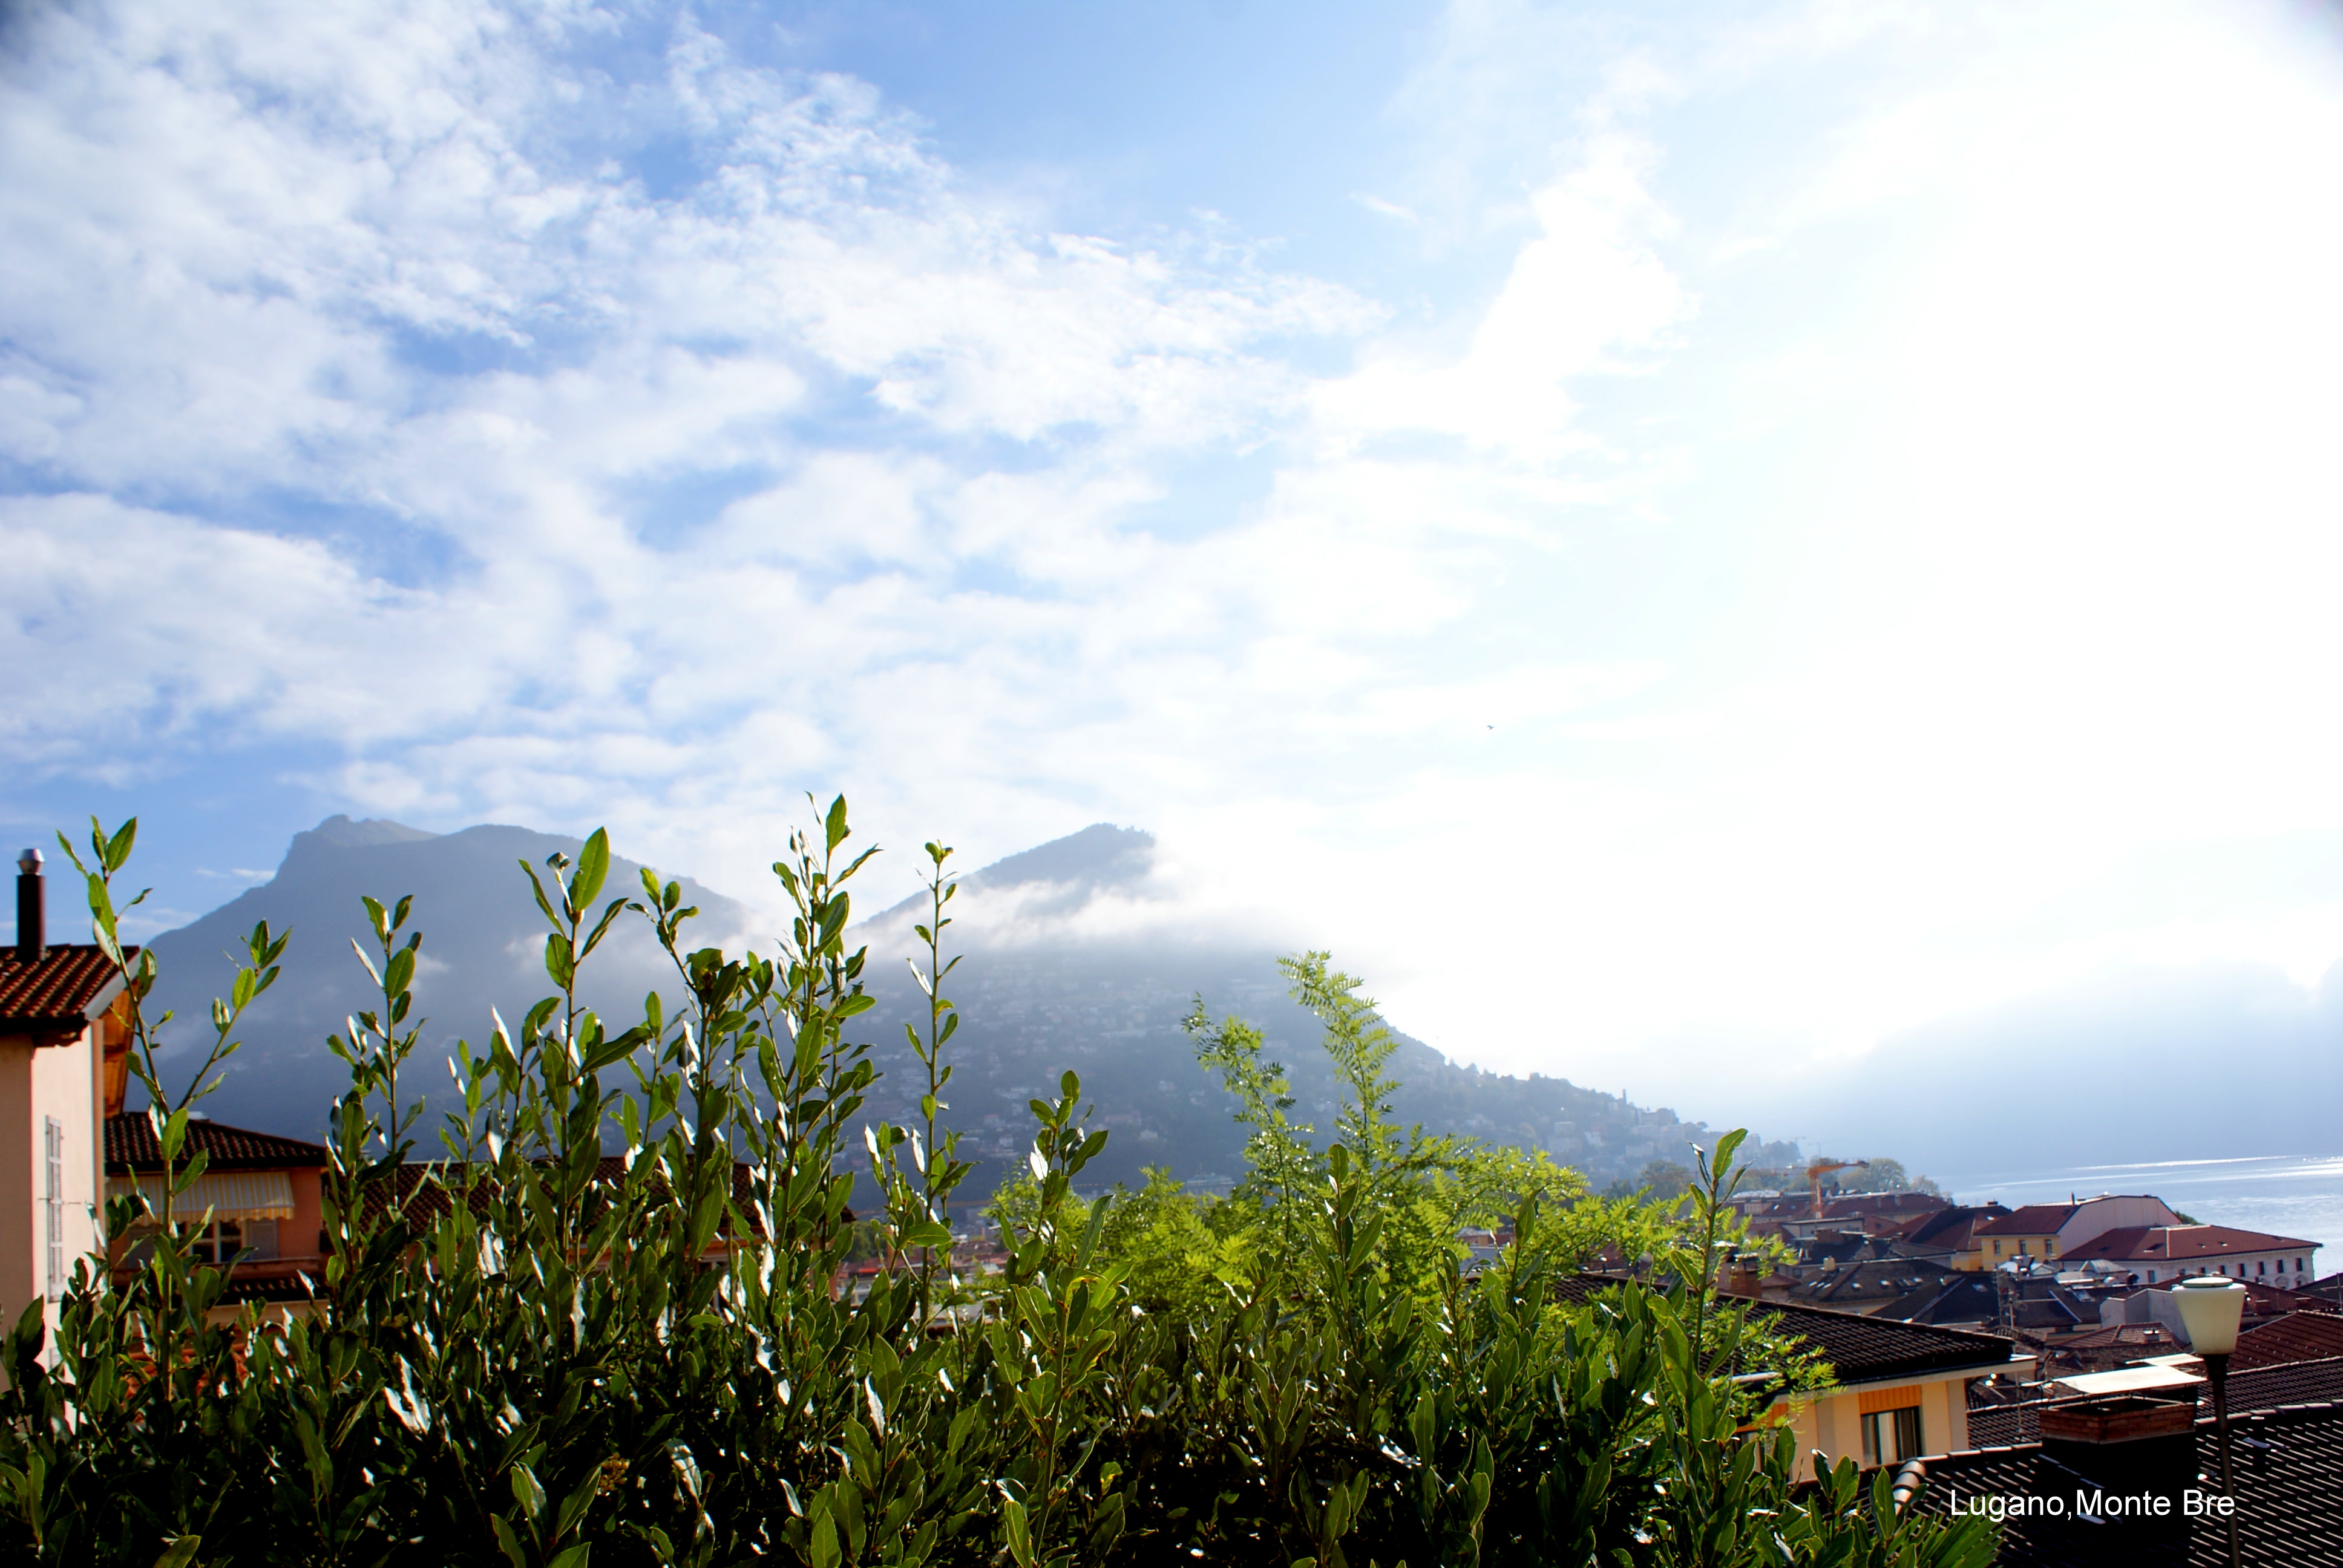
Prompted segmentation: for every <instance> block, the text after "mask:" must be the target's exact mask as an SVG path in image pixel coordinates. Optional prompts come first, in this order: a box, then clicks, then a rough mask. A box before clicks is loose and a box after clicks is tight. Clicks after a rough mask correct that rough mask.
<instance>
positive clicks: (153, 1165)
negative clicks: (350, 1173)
mask: <svg viewBox="0 0 2343 1568" xmlns="http://www.w3.org/2000/svg"><path fill="white" fill-rule="evenodd" d="M198 1149H200V1150H202V1151H204V1152H205V1153H206V1154H208V1155H210V1156H211V1160H210V1162H209V1167H208V1168H209V1169H211V1170H214V1171H276V1170H287V1169H291V1170H314V1169H316V1168H317V1167H319V1166H322V1165H323V1164H325V1162H326V1146H325V1145H324V1144H322V1143H304V1142H302V1141H300V1140H299V1139H297V1138H279V1137H277V1134H275V1133H273V1132H255V1131H252V1130H250V1129H249V1128H245V1127H230V1126H229V1125H227V1123H226V1122H224V1121H189V1122H188V1123H187V1146H186V1151H185V1152H184V1153H183V1154H181V1156H180V1158H181V1159H183V1160H184V1159H186V1156H187V1155H188V1154H193V1153H194V1152H195V1151H197V1150H198ZM162 1168H163V1148H162V1145H161V1144H159V1143H157V1142H156V1141H155V1127H154V1124H153V1123H152V1122H150V1121H147V1120H146V1112H145V1111H129V1112H127V1113H126V1114H124V1115H121V1116H109V1117H107V1118H106V1170H107V1171H111V1172H113V1173H114V1174H116V1175H126V1174H127V1173H129V1172H130V1171H160V1170H161V1169H162ZM158 1201H159V1200H158Z"/></svg>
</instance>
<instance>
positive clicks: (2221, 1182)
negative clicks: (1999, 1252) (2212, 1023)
mask: <svg viewBox="0 0 2343 1568" xmlns="http://www.w3.org/2000/svg"><path fill="white" fill-rule="evenodd" d="M1944 1186H1945V1189H1946V1191H1950V1192H1955V1193H1957V1194H1958V1195H1959V1199H1960V1201H1962V1202H1964V1203H1982V1202H1985V1201H1987V1200H1988V1199H1998V1200H1999V1201H2002V1202H2004V1203H2006V1204H2008V1205H2009V1206H2010V1207H2011V1208H2013V1209H2014V1208H2016V1206H2017V1205H2019V1204H2020V1203H2061V1202H2064V1201H2066V1197H2067V1195H2068V1194H2069V1193H2072V1194H2074V1195H2076V1196H2077V1197H2084V1198H2088V1197H2091V1196H2093V1195H2095V1194H2097V1193H2100V1192H2151V1193H2154V1194H2155V1195H2156V1196H2157V1197H2158V1198H2161V1199H2163V1200H2164V1201H2166V1202H2167V1203H2169V1204H2171V1205H2172V1206H2173V1207H2174V1208H2175V1209H2177V1210H2179V1211H2182V1212H2183V1213H2185V1214H2187V1215H2188V1216H2189V1217H2190V1218H2192V1219H2196V1220H2200V1221H2203V1222H2205V1223H2206V1224H2207V1225H2235V1226H2237V1228H2238V1229H2240V1230H2245V1231H2268V1232H2270V1233H2271V1234H2273V1235H2279V1236H2297V1237H2299V1238H2301V1239H2302V1240H2304V1241H2316V1242H2318V1244H2319V1246H2320V1247H2322V1248H2325V1249H2328V1251H2324V1252H2322V1253H2321V1254H2320V1256H2319V1259H2318V1271H2319V1273H2320V1274H2322V1275H2325V1274H2331V1273H2334V1272H2335V1271H2337V1270H2338V1269H2343V1155H2334V1154H2311V1155H2299V1156H2280V1157H2270V1158H2258V1159H2251V1160H2165V1161H2156V1162H2154V1163H2152V1164H2146V1165H2077V1166H2070V1167H2068V1168H2066V1169H2065V1170H2062V1171H1987V1172H1984V1173H1982V1174H1978V1175H1975V1176H1965V1177H1962V1178H1960V1179H1959V1180H1957V1181H1946V1182H1945V1183H1944Z"/></svg>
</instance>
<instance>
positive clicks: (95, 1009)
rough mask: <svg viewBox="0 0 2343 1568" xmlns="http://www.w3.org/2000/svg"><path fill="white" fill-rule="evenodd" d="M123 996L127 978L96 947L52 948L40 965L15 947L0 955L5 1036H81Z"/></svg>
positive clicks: (87, 944) (0, 1012)
mask: <svg viewBox="0 0 2343 1568" xmlns="http://www.w3.org/2000/svg"><path fill="white" fill-rule="evenodd" d="M124 951H125V953H126V954H133V953H136V952H137V949H136V948H127V949H125V950H124ZM121 994H122V977H121V976H120V975H119V974H117V973H116V972H115V968H114V961H113V960H111V959H109V958H107V957H106V954H105V952H104V951H103V950H101V949H99V948H98V946H97V945H96V943H94V942H63V943H52V944H50V946H49V949H48V950H47V951H46V952H45V953H44V954H43V955H42V957H41V959H40V960H39V961H38V962H36V963H29V964H28V963H25V961H24V960H21V959H19V958H18V957H17V956H16V950H15V948H13V947H12V948H7V949H5V950H0V1033H9V1034H15V1033H19V1032H23V1031H26V1030H34V1031H39V1032H48V1031H52V1030H69V1031H71V1032H73V1033H75V1034H78V1033H79V1032H80V1031H81V1028H82V1026H83V1025H84V1024H86V1023H87V1022H89V1020H92V1019H94V1018H96V1016H97V1015H98V1014H100V1013H102V1012H104V1011H105V1010H106V1008H107V1007H108V1006H110V1005H111V1004H112V1003H113V1001H114V999H115V998H116V997H117V996H119V995H121Z"/></svg>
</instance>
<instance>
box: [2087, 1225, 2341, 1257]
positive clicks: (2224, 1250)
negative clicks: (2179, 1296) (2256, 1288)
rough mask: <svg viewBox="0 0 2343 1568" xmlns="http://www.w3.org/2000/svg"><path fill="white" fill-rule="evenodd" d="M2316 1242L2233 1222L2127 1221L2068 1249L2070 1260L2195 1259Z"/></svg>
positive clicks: (2292, 1248)
mask: <svg viewBox="0 0 2343 1568" xmlns="http://www.w3.org/2000/svg"><path fill="white" fill-rule="evenodd" d="M2315 1246H2316V1243H2315V1242H2311V1241H2303V1240H2302V1239H2301V1238H2299V1237H2296V1236H2273V1235H2271V1234H2269V1233H2268V1231H2240V1230H2237V1229H2236V1228H2235V1227H2234V1226H2229V1225H2127V1226H2125V1227H2124V1228H2123V1229H2122V1230H2119V1231H2107V1232H2105V1233H2104V1234H2102V1235H2097V1236H2094V1237H2092V1238H2091V1239H2090V1240H2089V1241H2083V1242H2079V1243H2077V1245H2075V1246H2072V1247H2069V1248H2067V1249H2066V1257H2065V1258H2064V1259H2063V1260H2061V1261H2065V1262H2068V1263H2081V1262H2088V1261H2090V1260H2091V1259H2093V1258H2105V1259H2107V1261H2109V1262H2111V1263H2159V1262H2166V1261H2179V1262H2193V1261H2196V1260H2197V1259H2200V1258H2227V1257H2230V1256H2233V1255H2234V1254H2236V1253H2238V1252H2276V1251H2300V1252H2302V1253H2303V1254H2304V1255H2305V1256H2308V1255H2309V1253H2310V1251H2312V1249H2313V1248H2314V1247H2315Z"/></svg>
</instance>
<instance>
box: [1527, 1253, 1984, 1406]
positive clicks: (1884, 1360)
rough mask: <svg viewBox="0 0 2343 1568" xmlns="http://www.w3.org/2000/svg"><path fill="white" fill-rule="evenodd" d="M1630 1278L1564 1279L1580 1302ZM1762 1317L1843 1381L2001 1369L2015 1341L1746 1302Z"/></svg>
mask: <svg viewBox="0 0 2343 1568" xmlns="http://www.w3.org/2000/svg"><path fill="white" fill-rule="evenodd" d="M1624 1283H1627V1282H1626V1281H1624V1280H1622V1279H1619V1278H1616V1277H1614V1276H1611V1275H1605V1274H1580V1275H1577V1276H1576V1277H1575V1278H1574V1279H1571V1280H1568V1281H1565V1282H1564V1283H1563V1285H1562V1286H1561V1294H1562V1295H1563V1296H1564V1299H1565V1300H1569V1301H1574V1302H1580V1301H1584V1300H1585V1299H1586V1298H1587V1297H1589V1296H1591V1295H1593V1294H1594V1292H1597V1291H1601V1290H1604V1289H1607V1288H1608V1287H1610V1286H1613V1285H1619V1284H1624ZM1746 1304H1747V1305H1748V1306H1749V1307H1750V1309H1751V1311H1752V1312H1754V1313H1755V1314H1756V1315H1759V1316H1765V1317H1771V1318H1774V1319H1775V1320H1777V1322H1779V1325H1780V1326H1781V1327H1782V1328H1784V1329H1786V1330H1789V1331H1791V1332H1795V1333H1796V1334H1797V1335H1798V1336H1799V1337H1800V1338H1802V1339H1804V1340H1805V1341H1806V1342H1807V1343H1809V1344H1811V1345H1813V1346H1814V1347H1815V1349H1816V1350H1817V1351H1820V1352H1822V1354H1823V1358H1824V1359H1825V1360H1826V1361H1828V1362H1830V1363H1831V1365H1832V1366H1833V1367H1834V1368H1835V1369H1836V1371H1837V1372H1838V1375H1839V1380H1840V1381H1841V1382H1874V1381H1876V1380H1878V1379H1883V1378H1895V1377H1910V1376H1912V1375H1914V1374H1915V1373H1918V1372H1949V1371H1953V1370H1956V1369H1958V1368H1964V1367H1998V1366H2006V1365H2007V1364H2008V1362H2009V1352H2010V1343H2009V1342H2008V1341H2007V1340H2006V1339H2003V1338H2001V1337H2000V1336H1999V1335H1997V1334H1985V1333H1977V1332H1974V1331H1971V1330H1968V1329H1947V1328H1939V1327H1937V1326H1936V1325H1935V1324H1933V1323H1900V1322H1893V1321H1883V1320H1881V1319H1878V1318H1866V1317H1863V1316H1861V1315H1859V1314H1857V1313H1855V1312H1828V1311H1825V1310H1824V1309H1823V1308H1820V1307H1800V1306H1791V1305H1787V1304H1785V1303H1782V1302H1748V1303H1746Z"/></svg>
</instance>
